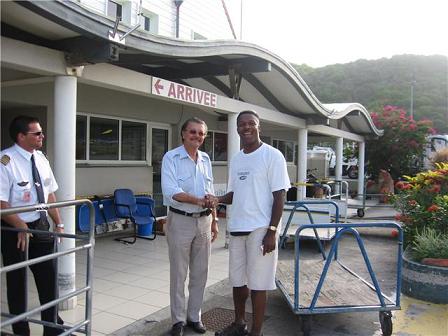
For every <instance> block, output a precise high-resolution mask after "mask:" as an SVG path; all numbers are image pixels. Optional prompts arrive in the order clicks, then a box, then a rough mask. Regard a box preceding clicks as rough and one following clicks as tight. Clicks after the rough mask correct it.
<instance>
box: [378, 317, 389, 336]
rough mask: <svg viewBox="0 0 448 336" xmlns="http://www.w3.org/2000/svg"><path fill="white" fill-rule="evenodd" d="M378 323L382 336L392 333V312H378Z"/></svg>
mask: <svg viewBox="0 0 448 336" xmlns="http://www.w3.org/2000/svg"><path fill="white" fill-rule="evenodd" d="M380 325H381V331H382V332H383V336H390V335H392V313H391V312H390V311H382V312H380Z"/></svg>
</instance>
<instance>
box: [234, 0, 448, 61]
mask: <svg viewBox="0 0 448 336" xmlns="http://www.w3.org/2000/svg"><path fill="white" fill-rule="evenodd" d="M230 1H231V2H232V7H234V9H235V8H236V9H237V10H236V12H240V11H241V3H240V1H242V13H243V15H242V27H243V29H242V30H241V29H240V23H241V21H240V18H239V17H237V18H234V19H233V21H234V26H235V30H236V33H237V35H238V37H240V36H239V35H240V34H241V33H242V39H243V40H244V41H247V42H252V43H255V44H257V45H259V46H262V47H264V48H266V49H268V50H270V51H271V52H274V53H275V54H277V55H279V56H281V57H282V58H284V59H285V60H287V61H289V62H292V63H296V64H302V63H305V64H308V65H309V66H312V67H314V68H316V67H321V66H325V65H328V64H335V63H348V62H352V61H355V60H358V59H368V60H372V59H379V58H382V57H387V58H389V57H391V56H393V55H401V54H418V55H434V54H439V55H448V19H447V17H448V1H446V0H374V1H373V0H230ZM238 7H240V8H238ZM234 13H235V12H234Z"/></svg>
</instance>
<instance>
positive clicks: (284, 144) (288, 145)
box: [272, 139, 295, 163]
mask: <svg viewBox="0 0 448 336" xmlns="http://www.w3.org/2000/svg"><path fill="white" fill-rule="evenodd" d="M272 146H273V147H275V148H277V149H278V150H279V151H280V152H282V154H283V156H284V157H285V160H286V162H289V163H293V162H294V147H295V144H294V142H293V141H283V140H275V139H274V140H273V141H272Z"/></svg>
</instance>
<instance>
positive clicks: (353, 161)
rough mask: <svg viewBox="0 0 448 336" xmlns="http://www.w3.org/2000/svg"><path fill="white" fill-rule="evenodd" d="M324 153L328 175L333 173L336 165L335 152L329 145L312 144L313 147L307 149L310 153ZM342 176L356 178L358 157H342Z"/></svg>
mask: <svg viewBox="0 0 448 336" xmlns="http://www.w3.org/2000/svg"><path fill="white" fill-rule="evenodd" d="M319 153H324V154H325V159H326V161H327V162H328V168H329V170H330V171H329V175H334V169H335V167H336V153H335V151H334V150H333V148H331V147H323V146H313V149H309V150H308V156H310V154H319ZM342 176H348V177H349V178H351V179H356V178H358V159H357V158H350V159H347V158H345V157H344V158H343V159H342Z"/></svg>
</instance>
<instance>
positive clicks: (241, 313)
mask: <svg viewBox="0 0 448 336" xmlns="http://www.w3.org/2000/svg"><path fill="white" fill-rule="evenodd" d="M237 131H238V134H239V136H240V139H241V143H242V146H243V149H242V150H241V151H240V152H239V153H238V154H236V155H235V156H234V157H233V158H232V160H231V162H230V174H229V185H228V193H227V194H226V195H224V196H221V197H213V196H211V195H209V196H208V197H209V198H210V199H212V198H213V199H214V201H215V202H217V203H224V204H232V207H231V208H232V209H231V213H230V219H229V223H228V231H229V232H230V245H229V278H230V283H231V285H232V287H233V302H234V306H235V321H234V322H233V323H232V324H231V325H229V326H228V327H226V328H225V329H224V330H222V331H219V332H216V333H215V335H216V336H240V335H246V334H247V333H248V332H247V326H246V322H245V320H244V318H245V304H246V301H247V299H248V297H249V292H250V294H251V301H252V310H253V314H254V317H253V323H252V329H251V332H250V334H249V335H252V336H258V335H262V334H261V329H262V326H263V319H264V313H265V309H266V291H267V290H274V289H275V271H276V268H277V258H278V250H277V241H278V239H277V238H278V235H277V231H279V229H280V228H279V227H278V225H279V223H280V220H281V216H282V213H283V204H284V202H285V195H286V191H287V190H288V189H289V187H290V185H291V184H290V181H289V177H288V171H287V169H286V161H285V158H284V156H283V154H282V153H281V152H280V151H279V150H277V149H275V148H273V147H272V146H269V145H267V144H265V143H263V142H262V141H261V140H260V119H259V117H258V115H257V113H255V112H253V111H243V112H241V113H240V114H239V115H238V118H237Z"/></svg>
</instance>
